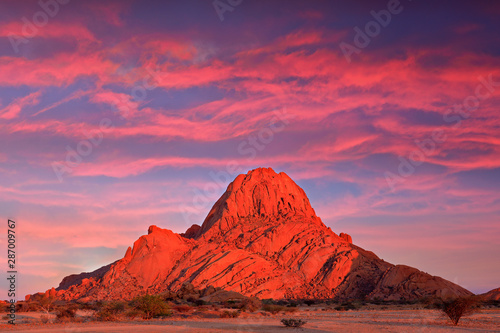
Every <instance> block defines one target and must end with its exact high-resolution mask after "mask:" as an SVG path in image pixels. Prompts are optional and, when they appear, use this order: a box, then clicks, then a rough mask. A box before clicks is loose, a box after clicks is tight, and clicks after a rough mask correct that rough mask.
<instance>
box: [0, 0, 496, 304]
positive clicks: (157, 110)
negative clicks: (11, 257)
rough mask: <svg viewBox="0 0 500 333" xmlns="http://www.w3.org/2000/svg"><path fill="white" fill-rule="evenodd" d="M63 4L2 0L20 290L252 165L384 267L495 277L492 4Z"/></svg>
mask: <svg viewBox="0 0 500 333" xmlns="http://www.w3.org/2000/svg"><path fill="white" fill-rule="evenodd" d="M58 1H59V2H55V1H54V0H46V1H45V2H43V1H42V2H41V3H42V4H46V5H44V6H41V5H40V4H39V3H38V1H22V2H20V1H2V2H0V212H1V214H0V217H1V218H2V219H4V220H5V221H6V220H7V219H8V218H11V219H14V220H15V221H16V222H17V227H16V231H17V239H18V240H17V246H18V247H17V256H18V261H17V264H18V266H17V269H18V271H19V272H20V275H19V279H20V280H19V292H20V294H22V296H21V298H24V295H25V294H27V293H34V292H37V291H45V290H46V289H49V288H50V287H52V286H57V285H58V283H59V281H60V280H61V279H62V278H63V277H64V276H66V275H68V274H72V273H79V272H81V271H91V270H94V269H96V268H98V267H100V266H102V265H105V264H108V263H110V262H112V261H114V260H116V259H119V258H121V257H122V256H123V255H124V253H125V250H126V248H127V247H128V246H130V245H132V243H133V242H134V241H135V240H136V239H137V238H138V237H139V236H140V235H143V234H145V233H147V229H148V226H149V225H152V224H156V225H158V226H160V227H163V228H168V229H171V230H173V231H175V232H183V231H185V230H186V229H187V228H188V227H189V226H190V225H191V224H193V223H197V224H201V223H202V221H203V219H204V217H205V215H206V214H207V213H208V210H209V209H210V207H211V205H212V204H213V203H214V202H215V201H216V199H217V198H218V197H219V196H220V195H221V194H222V193H223V192H224V190H225V187H226V186H227V184H228V183H229V181H230V180H232V179H233V178H234V177H235V176H236V175H237V174H238V173H246V172H247V171H248V170H250V169H253V168H256V167H261V166H263V167H264V166H265V167H272V168H273V169H274V170H275V171H277V172H280V171H284V172H286V173H287V174H288V175H290V177H292V179H294V180H295V181H296V182H297V183H298V184H299V185H300V186H301V187H303V188H304V190H305V191H306V193H307V194H308V196H309V198H310V200H311V203H312V205H313V207H314V208H315V210H316V213H317V214H318V215H319V216H320V217H321V218H322V220H323V222H324V223H325V224H326V225H327V226H330V227H331V228H332V230H334V231H335V232H337V233H340V232H347V233H349V234H350V235H351V236H352V238H353V241H354V243H355V244H357V245H359V246H361V247H363V248H366V249H368V250H372V251H373V252H375V253H376V254H378V255H379V256H380V257H381V258H383V259H385V260H386V261H389V262H392V263H396V264H407V265H410V266H414V267H417V268H419V269H421V270H423V271H425V272H428V273H430V274H433V275H439V276H442V277H444V278H446V279H449V280H451V281H453V282H455V283H458V284H460V285H462V286H463V287H465V288H467V289H469V290H471V291H473V292H477V293H478V292H485V291H488V290H490V289H493V288H496V287H500V280H499V279H498V276H500V265H499V259H498V258H499V254H500V253H499V252H500V243H499V239H500V193H499V188H500V154H499V153H500V136H499V134H500V117H499V113H498V108H499V106H500V40H499V39H500V38H499V34H498V31H500V21H499V20H498V17H499V15H500V6H499V4H498V2H494V1H442V2H440V3H439V4H436V3H433V2H425V1H408V0H401V2H398V1H395V0H391V1H358V2H356V4H354V2H351V3H350V4H346V2H345V1H336V2H333V1H274V2H272V3H270V2H264V1H247V0H244V1H239V0H231V1H229V0H217V1H215V2H213V1H212V0H203V1H106V2H102V1H76V0H72V1H67V0H64V1H63V0H58ZM4 226H5V224H4ZM4 228H5V229H3V231H2V234H3V235H4V236H2V237H1V242H2V243H1V244H0V246H2V247H6V237H5V235H6V233H7V227H6V226H5V227H4ZM5 261H6V260H5ZM3 265H4V264H3ZM5 287H6V286H5V285H2V290H0V292H2V295H6V291H5ZM0 298H2V299H3V298H6V296H5V297H4V296H0Z"/></svg>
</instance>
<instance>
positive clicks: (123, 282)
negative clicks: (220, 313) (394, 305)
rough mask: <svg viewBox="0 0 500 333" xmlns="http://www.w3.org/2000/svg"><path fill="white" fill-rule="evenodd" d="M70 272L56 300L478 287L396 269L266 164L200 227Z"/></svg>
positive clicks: (153, 234) (449, 292) (419, 293)
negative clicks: (187, 288) (331, 223)
mask: <svg viewBox="0 0 500 333" xmlns="http://www.w3.org/2000/svg"><path fill="white" fill-rule="evenodd" d="M85 274H86V275H80V276H72V277H71V278H65V279H64V280H63V282H62V283H61V285H60V286H59V288H58V290H55V289H53V290H52V291H47V293H49V294H53V295H54V296H56V297H57V298H60V299H65V300H73V299H80V300H82V301H89V300H96V299H99V300H102V299H123V298H124V299H130V298H132V297H134V296H136V295H140V294H145V293H146V292H148V293H160V292H166V291H170V292H175V291H178V290H181V289H182V286H183V285H185V284H187V283H190V284H192V285H193V286H194V287H195V288H197V289H200V290H201V289H204V288H208V287H216V288H217V287H218V288H222V289H224V290H226V291H234V292H238V293H241V294H243V295H246V296H257V297H259V298H274V299H280V298H301V299H308V298H338V299H354V298H358V299H359V298H371V299H373V298H379V299H386V300H397V299H417V298H421V297H425V296H437V297H454V296H465V295H472V293H471V292H469V291H467V290H465V289H464V288H462V287H460V286H458V285H456V284H453V283H452V282H449V281H447V280H444V279H442V278H440V277H436V276H431V275H429V274H426V273H424V272H421V271H419V270H418V269H415V268H412V267H408V266H403V265H393V264H390V263H388V262H385V261H384V260H381V259H380V258H378V257H377V256H376V255H375V254H374V253H373V252H370V251H366V250H364V249H362V248H360V247H358V246H356V245H354V244H353V243H352V239H351V236H349V235H347V234H345V233H340V235H337V234H336V233H334V232H333V231H332V230H331V229H330V228H329V227H327V226H325V225H324V224H323V222H322V221H321V219H320V218H319V217H318V216H316V213H315V211H314V209H313V208H312V207H311V204H310V202H309V199H308V198H307V196H306V194H305V193H304V191H303V190H302V189H301V188H300V187H299V186H298V185H297V184H296V183H295V182H294V181H293V180H292V179H290V177H288V175H286V174H285V173H283V172H281V173H279V174H278V173H276V172H274V171H273V170H272V169H270V168H269V169H266V168H259V169H255V170H252V171H249V172H248V173H247V174H242V175H239V176H238V177H236V179H235V180H234V181H233V182H232V183H231V184H229V186H228V187H227V190H226V192H225V193H224V194H223V195H222V197H221V198H220V199H219V200H218V201H217V202H216V203H215V205H214V206H213V207H212V209H211V210H210V212H209V213H208V216H207V217H206V219H205V221H204V222H203V224H202V225H201V226H198V225H194V226H192V227H190V228H189V229H188V230H187V231H186V232H185V233H183V234H177V233H174V232H172V231H170V230H168V229H163V228H159V227H157V226H150V227H149V229H148V234H147V235H144V236H141V237H140V238H139V239H138V240H137V241H136V242H135V243H134V245H133V247H132V248H130V247H129V248H128V250H127V251H126V254H125V256H124V257H123V258H122V259H120V260H118V261H117V262H115V263H113V264H111V265H108V266H105V267H102V268H101V269H99V270H98V271H96V272H93V273H85Z"/></svg>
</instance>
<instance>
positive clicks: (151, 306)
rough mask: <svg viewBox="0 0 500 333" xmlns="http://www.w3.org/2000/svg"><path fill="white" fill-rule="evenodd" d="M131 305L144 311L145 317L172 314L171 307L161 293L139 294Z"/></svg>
mask: <svg viewBox="0 0 500 333" xmlns="http://www.w3.org/2000/svg"><path fill="white" fill-rule="evenodd" d="M131 305H132V307H133V308H134V309H136V310H139V311H142V312H143V318H144V319H151V318H153V317H163V316H170V314H171V313H170V307H169V306H168V304H167V303H166V302H165V301H164V300H163V298H162V297H161V296H159V295H145V296H139V297H136V298H134V299H133V300H132V302H131Z"/></svg>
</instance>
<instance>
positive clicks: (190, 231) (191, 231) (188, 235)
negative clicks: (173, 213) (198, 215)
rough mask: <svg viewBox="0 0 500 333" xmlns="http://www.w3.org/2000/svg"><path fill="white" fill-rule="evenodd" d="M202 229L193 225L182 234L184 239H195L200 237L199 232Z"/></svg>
mask: <svg viewBox="0 0 500 333" xmlns="http://www.w3.org/2000/svg"><path fill="white" fill-rule="evenodd" d="M200 229H201V227H200V226H199V225H197V224H193V225H192V226H191V227H189V229H188V230H186V232H184V233H182V234H180V235H181V236H182V237H184V238H190V239H191V238H195V237H196V236H197V235H198V232H199V231H200Z"/></svg>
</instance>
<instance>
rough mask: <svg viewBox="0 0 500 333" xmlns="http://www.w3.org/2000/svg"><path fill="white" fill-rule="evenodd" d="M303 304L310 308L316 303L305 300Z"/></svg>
mask: <svg viewBox="0 0 500 333" xmlns="http://www.w3.org/2000/svg"><path fill="white" fill-rule="evenodd" d="M304 303H305V304H306V305H307V306H311V305H314V304H315V303H316V302H315V301H314V300H312V299H306V300H305V301H304Z"/></svg>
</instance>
